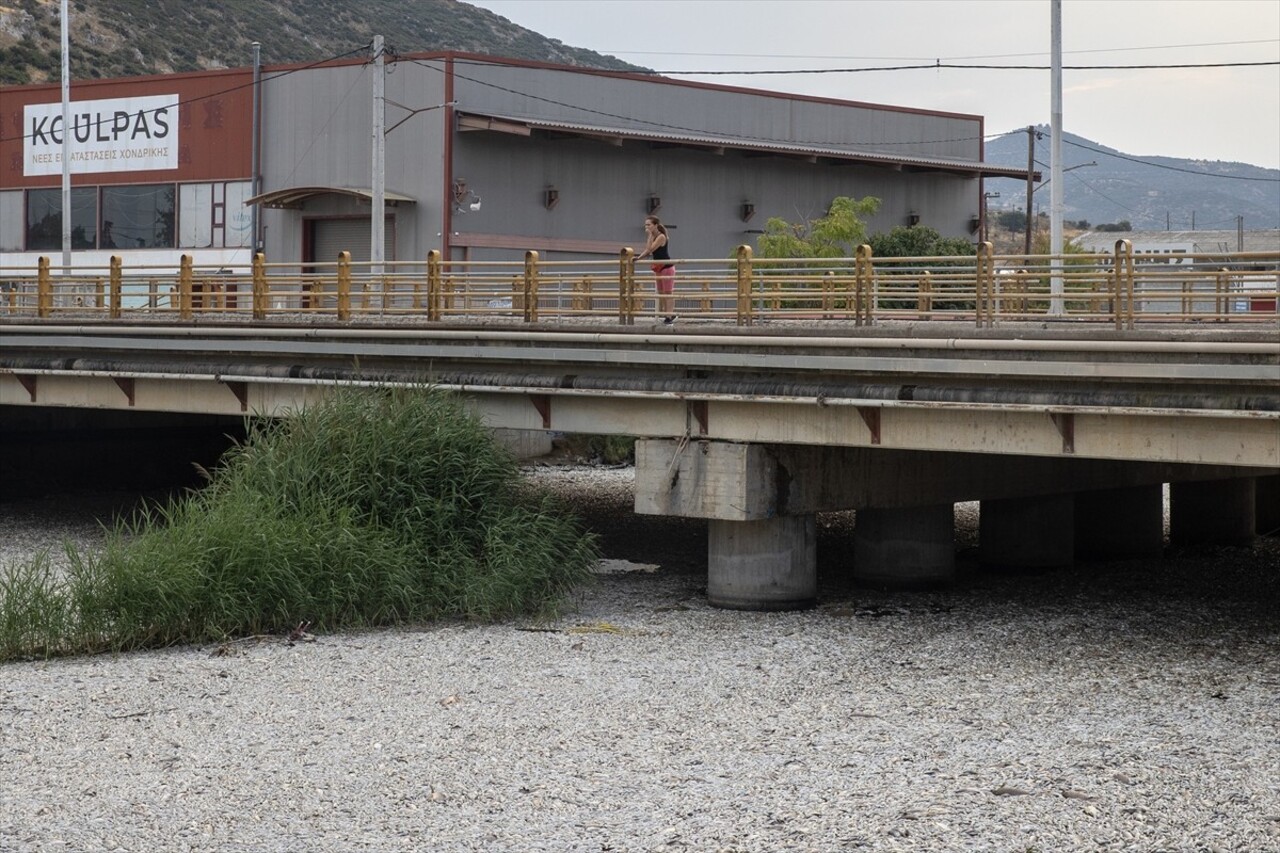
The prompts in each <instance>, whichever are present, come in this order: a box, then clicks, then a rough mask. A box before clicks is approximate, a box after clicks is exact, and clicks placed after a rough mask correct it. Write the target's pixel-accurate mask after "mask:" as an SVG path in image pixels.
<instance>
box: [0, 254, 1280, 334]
mask: <svg viewBox="0 0 1280 853" xmlns="http://www.w3.org/2000/svg"><path fill="white" fill-rule="evenodd" d="M675 263H676V265H677V270H678V272H677V276H676V286H675V298H676V311H677V313H679V314H680V315H682V316H684V317H687V318H689V319H697V320H705V321H718V322H726V323H736V324H738V325H751V324H753V323H755V322H757V321H760V320H797V321H805V322H812V323H816V324H821V323H823V322H827V321H846V322H852V323H854V324H856V325H864V324H865V325H870V324H874V323H876V322H880V321H887V320H910V321H913V322H920V321H931V320H937V321H963V322H972V323H974V324H975V325H977V326H993V325H996V324H998V323H1001V322H1017V321H1029V320H1034V321H1043V320H1053V321H1058V320H1062V321H1074V322H1083V323H1097V324H1109V325H1114V327H1115V328H1117V329H1133V328H1136V327H1137V326H1138V325H1140V324H1141V325H1149V324H1160V323H1175V322H1180V323H1185V322H1215V323H1234V324H1240V323H1250V324H1256V323H1275V322H1277V320H1280V251H1274V252H1236V253H1204V254H1191V253H1188V254H1180V255H1179V256H1178V257H1177V258H1173V259H1171V258H1169V257H1166V256H1159V257H1150V256H1135V255H1134V253H1133V251H1132V248H1131V247H1130V246H1129V245H1128V244H1127V242H1126V241H1123V240H1122V241H1119V242H1118V243H1117V246H1116V249H1115V251H1114V252H1111V253H1091V254H1066V255H1032V256H1026V255H1011V256H1001V255H995V254H993V253H992V251H991V247H990V244H982V245H980V246H979V250H978V252H977V254H976V255H974V256H959V257H957V256H937V257H910V258H876V257H873V256H872V254H871V250H870V247H868V246H862V247H860V248H859V251H858V254H857V255H856V256H855V257H852V258H756V257H754V256H753V253H752V251H751V249H750V247H747V246H742V247H739V249H738V251H737V252H736V253H735V255H734V256H733V257H731V258H702V259H698V258H693V259H678V260H676V261H675ZM647 267H648V265H647V264H644V263H640V264H637V262H636V260H635V256H634V253H633V251H632V250H630V249H625V248H624V249H622V250H621V251H620V252H619V254H618V257H617V258H614V259H607V260H586V261H582V260H569V261H562V260H556V261H547V260H543V259H541V258H540V257H539V255H538V253H537V252H532V251H531V252H528V253H526V256H525V258H524V260H523V261H468V260H462V261H459V260H445V259H443V258H441V257H440V255H439V253H438V252H434V251H433V252H431V253H430V254H429V255H428V257H427V258H426V259H424V260H423V261H386V262H383V263H382V264H381V266H380V268H376V269H375V267H374V266H373V265H372V264H369V263H360V262H353V261H351V260H350V255H349V254H348V253H346V252H344V253H342V254H341V255H340V256H339V258H338V259H337V260H335V261H333V262H325V263H305V264H304V263H271V262H268V261H267V259H266V258H265V257H264V256H262V255H259V256H257V257H256V258H255V259H254V261H253V263H252V264H251V265H240V266H225V267H221V268H218V269H199V268H195V267H194V266H193V264H192V260H191V257H190V256H184V257H183V261H182V263H181V265H180V266H179V267H178V268H177V269H174V268H173V267H171V266H167V267H166V266H144V265H137V266H131V267H128V268H124V267H123V266H122V264H121V263H120V261H119V259H118V258H113V259H112V263H111V264H110V265H109V266H106V267H89V266H72V267H67V268H63V267H60V266H55V265H53V264H52V263H51V262H50V260H49V259H48V258H40V260H39V263H38V264H37V266H35V267H25V268H0V316H9V317H15V316H16V317H35V318H46V317H64V318H65V317H70V316H83V317H87V318H102V319H116V318H143V317H147V316H159V317H165V318H168V319H173V318H174V317H176V318H177V319H181V320H190V319H193V318H195V317H215V316H219V317H244V318H252V319H256V320H265V319H272V320H279V321H284V320H288V319H296V318H305V317H332V318H333V319H335V320H338V321H348V320H353V319H360V318H379V317H390V316H396V317H403V318H417V319H420V320H422V321H423V322H436V321H446V320H448V321H463V320H472V319H477V320H508V321H512V322H525V323H531V322H538V321H547V320H555V321H567V320H574V319H583V318H599V319H602V320H606V319H608V320H615V321H616V322H618V323H620V324H622V325H631V324H634V323H635V322H636V321H637V320H645V319H648V318H650V317H654V318H656V315H657V299H656V297H657V294H656V293H655V291H654V288H653V284H652V281H653V279H652V276H651V275H650V273H649V270H648V269H647Z"/></svg>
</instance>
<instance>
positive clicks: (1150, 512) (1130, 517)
mask: <svg viewBox="0 0 1280 853" xmlns="http://www.w3.org/2000/svg"><path fill="white" fill-rule="evenodd" d="M1075 519H1076V520H1075V524H1076V534H1075V543H1076V557H1078V558H1079V557H1083V558H1087V559H1092V560H1124V559H1128V558H1133V557H1159V556H1160V555H1161V554H1162V553H1163V552H1164V486H1163V485H1162V484H1161V483H1152V484H1151V485H1147V486H1134V487H1132V488H1125V489H1100V490H1098V491H1091V492H1078V493H1077V494H1076V505H1075Z"/></svg>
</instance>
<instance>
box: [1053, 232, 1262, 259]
mask: <svg viewBox="0 0 1280 853" xmlns="http://www.w3.org/2000/svg"><path fill="white" fill-rule="evenodd" d="M1117 240H1128V241H1129V242H1130V243H1132V244H1133V251H1134V253H1135V254H1141V253H1152V254H1185V253H1190V254H1226V253H1229V252H1276V251H1280V231H1278V230H1268V231H1086V232H1084V233H1083V234H1081V235H1079V236H1078V237H1076V238H1075V240H1074V241H1073V242H1074V243H1075V244H1076V245H1077V246H1079V247H1081V248H1082V249H1085V250H1087V251H1090V252H1110V251H1112V250H1114V249H1115V246H1116V241H1117Z"/></svg>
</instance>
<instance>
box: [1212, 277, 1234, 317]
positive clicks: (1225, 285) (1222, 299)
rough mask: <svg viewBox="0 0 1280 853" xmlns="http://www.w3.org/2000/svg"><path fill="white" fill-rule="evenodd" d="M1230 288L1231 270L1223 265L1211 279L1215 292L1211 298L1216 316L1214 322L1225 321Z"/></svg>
mask: <svg viewBox="0 0 1280 853" xmlns="http://www.w3.org/2000/svg"><path fill="white" fill-rule="evenodd" d="M1230 288H1231V271H1230V270H1228V269H1227V268H1226V267H1223V268H1222V269H1220V270H1218V274H1217V275H1216V276H1214V281H1213V289H1214V293H1215V294H1216V298H1215V299H1214V300H1213V308H1214V312H1215V313H1216V314H1217V316H1216V317H1214V322H1217V323H1225V322H1226V320H1227V312H1228V308H1229V306H1230V304H1231V303H1230V301H1229V300H1228V299H1227V294H1228V292H1229V291H1230Z"/></svg>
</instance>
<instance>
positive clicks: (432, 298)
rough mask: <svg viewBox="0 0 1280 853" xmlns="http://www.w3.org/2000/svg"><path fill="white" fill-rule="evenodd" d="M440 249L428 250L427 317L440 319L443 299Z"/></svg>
mask: <svg viewBox="0 0 1280 853" xmlns="http://www.w3.org/2000/svg"><path fill="white" fill-rule="evenodd" d="M440 258H441V255H440V250H439V249H432V250H431V251H430V252H427V319H428V320H439V319H440V303H441V302H442V301H443V300H442V294H441V290H442V285H443V281H442V280H441V278H440V266H441V264H440Z"/></svg>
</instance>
